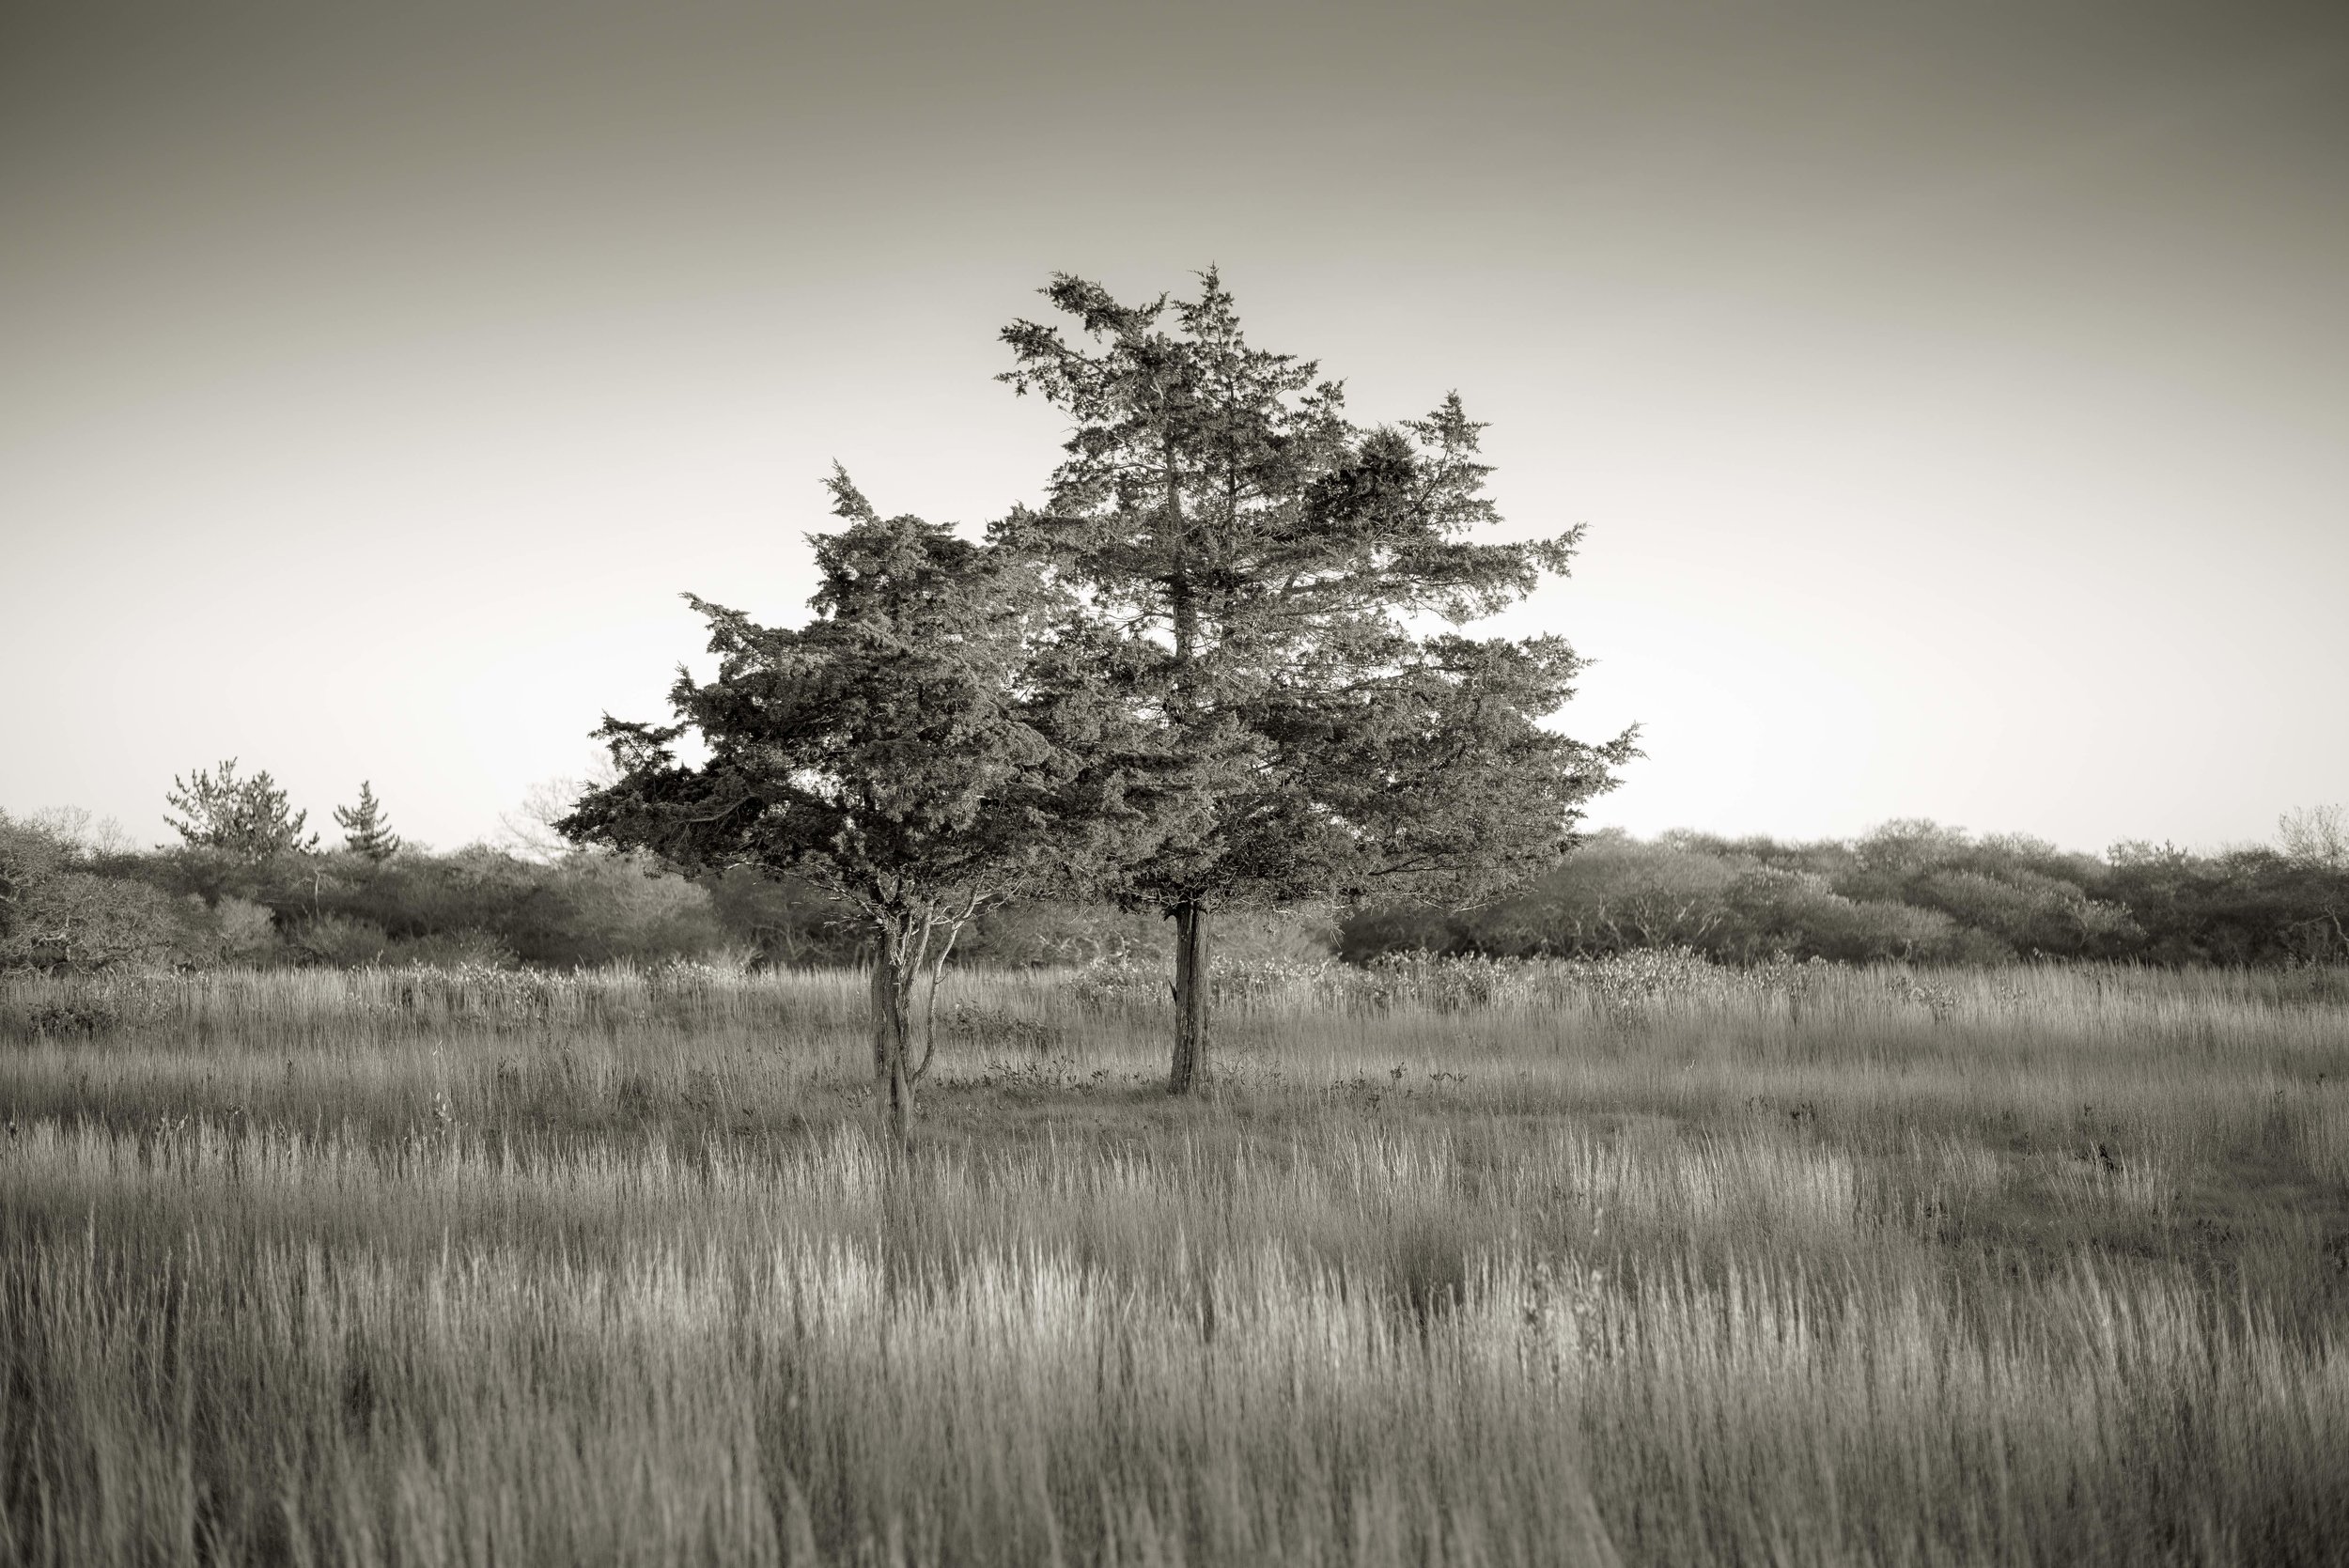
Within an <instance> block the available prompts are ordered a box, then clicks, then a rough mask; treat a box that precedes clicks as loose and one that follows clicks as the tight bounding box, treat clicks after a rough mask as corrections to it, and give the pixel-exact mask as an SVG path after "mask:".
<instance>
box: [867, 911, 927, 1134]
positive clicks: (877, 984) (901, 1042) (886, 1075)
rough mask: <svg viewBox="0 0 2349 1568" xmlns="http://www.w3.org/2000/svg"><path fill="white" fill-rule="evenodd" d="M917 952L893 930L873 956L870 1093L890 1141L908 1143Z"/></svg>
mask: <svg viewBox="0 0 2349 1568" xmlns="http://www.w3.org/2000/svg"><path fill="white" fill-rule="evenodd" d="M920 967H921V966H920V961H919V958H918V956H917V955H915V954H914V953H912V952H911V951H910V949H909V948H908V946H907V944H906V942H905V941H904V940H903V939H901V938H899V937H898V936H897V935H896V934H895V933H892V934H891V935H889V936H888V937H886V938H884V939H882V941H881V943H880V945H879V952H877V953H876V954H874V955H873V1094H874V1098H875V1101H876V1103H877V1104H878V1105H879V1107H880V1110H881V1114H882V1117H883V1121H884V1126H886V1128H887V1130H888V1135H889V1138H890V1140H891V1141H893V1142H894V1143H896V1144H897V1145H898V1146H900V1147H902V1148H909V1149H910V1148H911V1147H912V1146H913V1134H912V1131H911V1124H912V1119H913V1067H912V1063H911V1062H910V1059H909V1056H910V1050H911V1048H912V1043H913V980H914V975H915V973H916V971H917V970H919V969H920Z"/></svg>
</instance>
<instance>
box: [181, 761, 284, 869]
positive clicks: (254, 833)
mask: <svg viewBox="0 0 2349 1568" xmlns="http://www.w3.org/2000/svg"><path fill="white" fill-rule="evenodd" d="M163 799H164V801H165V803H166V804H168V805H169V806H170V807H171V808H172V810H173V811H176V812H178V813H179V815H178V816H173V815H169V814H165V815H164V817H163V821H164V822H165V823H166V824H168V825H169V826H170V827H171V828H173V829H174V830H176V831H178V832H179V836H180V837H181V838H182V839H185V840H186V841H187V842H188V844H189V845H191V846H194V847H196V848H199V849H219V850H225V851H226V852H227V853H228V854H230V855H233V856H235V857H237V858H238V859H240V860H246V861H263V860H267V859H269V858H270V857H271V856H272V855H282V854H286V853H288V852H289V851H303V850H310V849H315V848H317V847H318V842H319V837H318V834H316V833H308V834H306V835H305V834H304V832H303V828H304V827H305V826H306V825H307V823H308V822H309V819H310V814H309V813H308V812H300V811H293V810H291V809H289V808H288V805H287V801H286V792H285V791H284V790H282V789H280V788H278V787H277V781H276V780H274V779H272V778H271V777H270V776H269V773H268V770H267V769H264V770H262V771H261V772H258V773H256V774H254V775H253V776H252V777H251V778H249V779H246V778H240V777H238V776H237V759H236V758H235V757H230V758H229V759H228V760H227V761H226V762H223V763H222V764H220V766H218V767H217V768H211V769H210V770H207V769H204V768H197V769H195V770H194V771H193V772H191V773H190V774H189V776H188V777H187V778H186V779H185V780H182V779H180V778H179V777H177V776H176V775H175V776H174V777H173V779H172V781H171V788H170V789H169V790H168V791H166V792H165V794H164V797H163Z"/></svg>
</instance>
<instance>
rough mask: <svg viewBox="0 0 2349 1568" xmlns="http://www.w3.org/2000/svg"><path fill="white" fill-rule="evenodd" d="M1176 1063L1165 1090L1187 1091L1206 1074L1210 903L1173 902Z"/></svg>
mask: <svg viewBox="0 0 2349 1568" xmlns="http://www.w3.org/2000/svg"><path fill="white" fill-rule="evenodd" d="M1174 918H1175V1066H1174V1070H1173V1071H1172V1072H1170V1073H1169V1074H1168V1075H1167V1079H1166V1092H1167V1093H1168V1094H1190V1092H1191V1091H1192V1090H1193V1089H1195V1088H1197V1087H1198V1086H1199V1084H1200V1083H1201V1082H1202V1081H1204V1080H1205V1079H1206V1076H1207V990H1208V962H1209V954H1208V948H1207V906H1206V901H1205V900H1202V899H1198V898H1187V899H1185V900H1184V901H1183V902H1182V903H1180V904H1177V905H1175V908H1174Z"/></svg>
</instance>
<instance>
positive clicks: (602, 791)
mask: <svg viewBox="0 0 2349 1568" xmlns="http://www.w3.org/2000/svg"><path fill="white" fill-rule="evenodd" d="M829 483H830V487H831V489H832V499H833V511H834V512H835V514H836V515H837V516H839V517H840V518H841V519H842V520H844V522H845V523H846V526H845V527H843V528H841V529H840V530H839V531H837V532H835V533H832V534H829V535H822V536H815V537H814V538H813V541H812V542H813V544H814V546H815V551H816V565H817V573H818V576H819V579H820V586H819V587H818V588H817V593H816V595H815V597H814V598H813V599H812V600H811V601H810V606H811V608H812V610H813V611H814V614H813V616H812V618H811V619H810V620H809V621H808V622H807V624H806V625H804V626H802V627H799V628H796V629H786V628H774V627H767V626H761V625H759V624H758V623H756V622H754V621H753V620H752V619H751V618H750V617H749V616H747V615H745V614H743V613H740V612H739V611H735V610H729V609H726V608H723V607H722V606H719V605H716V604H712V603H709V602H708V601H706V600H703V599H700V598H692V596H688V597H689V598H691V602H692V604H693V606H694V608H695V609H697V610H698V611H700V612H701V613H702V615H703V617H704V618H705V619H706V620H707V621H708V625H709V629H710V642H709V651H710V652H711V653H713V654H715V655H717V656H718V661H719V663H718V673H717V675H716V677H715V678H714V679H711V680H708V681H698V680H695V679H694V678H693V677H692V675H691V674H690V673H688V672H683V671H680V672H679V675H678V677H677V682H676V684H675V686H674V687H673V688H672V690H671V693H670V701H671V705H672V706H673V708H674V710H675V714H676V722H674V723H671V724H668V725H651V724H645V723H638V722H627V721H621V720H616V719H608V720H607V721H606V722H605V724H604V726H603V729H602V731H601V734H602V735H603V736H604V737H605V738H606V740H607V742H608V744H609V745H610V747H611V751H612V755H613V759H614V763H615V765H616V767H617V768H618V774H619V776H618V778H617V780H616V781H615V782H614V783H613V784H609V785H606V786H603V787H600V788H595V789H590V790H588V791H587V792H586V793H585V794H583V796H582V797H581V799H580V800H579V803H578V805H577V807H576V808H575V809H574V810H573V812H572V813H571V814H570V815H568V816H567V817H565V818H564V819H563V820H562V821H561V822H560V823H558V824H557V826H558V827H559V828H560V829H561V830H562V831H563V832H564V833H566V834H567V835H568V836H569V837H571V838H573V839H574V840H578V841H583V842H588V843H597V844H603V845H608V846H617V847H628V848H646V849H651V850H655V851H658V852H660V853H661V854H662V855H664V856H667V857H669V858H670V859H672V860H674V861H677V862H682V863H684V864H686V865H688V866H692V867H696V868H700V869H723V868H724V867H729V866H736V865H752V866H756V867H760V868H762V869H764V870H767V871H770V872H777V873H788V874H791V875H794V876H797V877H801V878H803V879H805V880H806V881H808V882H811V883H813V884H815V885H817V886H818V887H821V888H823V889H825V890H827V891H829V892H831V893H834V894H836V895H838V896H839V897H841V898H843V899H845V900H847V901H848V902H849V903H850V904H851V905H853V906H854V907H855V908H857V909H859V910H860V911H861V912H862V913H863V917H864V919H865V921H866V922H867V923H868V924H869V926H870V928H871V930H872V933H873V935H874V938H875V939H876V946H877V949H878V954H877V962H876V964H875V967H874V996H873V1011H874V1067H875V1073H876V1076H877V1079H879V1083H880V1086H881V1087H882V1088H883V1090H884V1091H885V1093H886V1095H887V1103H888V1105H889V1106H890V1108H891V1112H892V1118H893V1123H894V1126H895V1128H896V1130H897V1131H898V1132H899V1133H900V1134H902V1133H903V1131H904V1127H905V1118H906V1116H907V1114H908V1113H909V1110H910V1096H911V1093H912V1085H913V1082H914V1080H915V1079H918V1078H919V1076H920V1075H921V1072H922V1070H923V1068H924V1067H926V1064H927V1061H926V1058H925V1060H924V1062H923V1063H920V1064H916V1063H911V1062H910V1060H909V1055H910V1052H909V1048H908V1045H909V1040H910V1006H911V991H912V987H913V986H914V983H915V980H916V978H917V976H919V975H921V974H923V973H925V972H926V973H928V974H929V975H930V976H931V978H932V981H933V984H934V983H935V978H936V976H937V973H938V970H939V967H940V966H941V965H942V964H943V963H944V962H945V959H946V956H947V954H948V953H949V951H950V950H951V948H952V945H953V942H954V940H955V938H956V936H957V933H959V932H960V930H961V929H962V927H963V926H964V924H967V923H968V922H969V921H970V920H971V919H972V917H973V916H974V915H976V914H977V913H979V912H980V911H981V910H983V909H986V908H989V907H991V906H993V905H995V904H998V903H1001V902H1003V901H1004V900H1007V899H1010V898H1012V897H1015V896H1019V895H1021V894H1034V893H1044V892H1048V891H1054V890H1062V889H1070V888H1073V887H1076V886H1078V885H1079V884H1081V882H1082V880H1083V878H1084V877H1085V875H1086V874H1087V872H1088V871H1089V870H1091V869H1093V868H1097V867H1101V866H1106V865H1110V864H1114V863H1118V862H1120V861H1121V860H1123V859H1125V858H1127V857H1128V856H1129V855H1130V854H1131V853H1132V852H1133V846H1134V845H1135V844H1136V843H1137V841H1139V840H1143V839H1146V838H1148V837H1149V836H1150V835H1152V834H1155V833H1159V832H1162V831H1165V824H1166V823H1167V822H1168V821H1170V820H1173V819H1177V818H1178V817H1179V812H1178V811H1171V810H1170V809H1169V807H1170V802H1175V803H1179V800H1178V798H1179V795H1180V792H1181V790H1182V789H1183V788H1184V787H1186V786H1185V784H1184V780H1183V777H1182V775H1181V772H1180V769H1179V768H1168V767H1166V766H1164V765H1163V759H1160V758H1154V757H1153V756H1152V755H1150V754H1149V752H1148V747H1147V744H1146V741H1147V738H1148V737H1147V736H1146V735H1144V734H1143V733H1142V732H1140V731H1139V730H1138V728H1137V726H1136V724H1135V722H1134V721H1133V719H1132V718H1131V712H1132V699H1133V697H1134V695H1135V693H1136V691H1137V689H1138V688H1137V685H1136V683H1137V681H1138V679H1139V677H1140V675H1141V666H1140V662H1139V660H1137V658H1136V657H1135V655H1134V653H1133V651H1132V649H1131V648H1130V646H1129V645H1128V644H1126V643H1124V642H1122V641H1121V640H1119V639H1117V638H1116V637H1114V636H1110V635H1106V634H1104V633H1102V632H1101V630H1100V629H1098V628H1097V627H1091V626H1088V625H1087V624H1085V623H1084V622H1083V621H1082V620H1081V618H1080V617H1077V616H1076V615H1074V613H1073V604H1072V602H1071V601H1070V600H1069V599H1068V598H1067V596H1066V594H1065V593H1064V592H1062V591H1061V590H1059V589H1057V588H1055V587H1054V586H1053V585H1052V584H1051V583H1050V582H1048V581H1047V579H1046V578H1045V576H1044V575H1043V574H1042V573H1041V572H1040V571H1038V570H1037V569H1036V568H1035V567H1034V563H1032V562H1030V561H1027V560H1024V559H1022V558H1020V557H1018V556H1015V555H1013V554H1011V553H1009V552H1007V551H1001V550H997V549H992V548H989V547H988V546H985V545H981V544H978V543H974V542H972V541H970V540H966V539H962V538H958V537H957V536H956V535H955V534H954V533H953V531H952V530H951V529H949V528H946V527H943V526H941V525H938V524H934V523H930V522H926V521H924V520H921V519H920V518H916V517H911V516H898V517H892V518H883V517H881V516H880V515H879V513H877V512H876V511H875V510H874V509H873V507H872V506H871V505H870V504H868V503H867V502H866V500H865V499H864V497H863V495H862V494H861V493H860V492H859V491H858V490H857V489H856V488H855V486H854V485H852V484H851V483H850V482H849V480H848V475H847V474H845V473H837V472H836V473H835V474H834V475H833V477H832V479H831V480H830V481H829ZM689 734H690V735H692V736H693V737H696V738H697V739H698V740H699V742H700V743H701V745H702V746H704V747H705V748H707V751H708V756H707V759H706V760H705V761H703V762H701V763H699V764H688V763H685V762H682V761H680V760H679V758H678V755H677V745H678V743H679V741H680V740H682V739H684V738H685V737H687V736H688V735H689Z"/></svg>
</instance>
